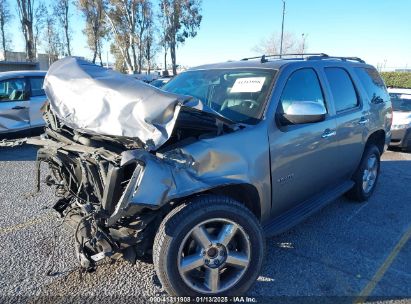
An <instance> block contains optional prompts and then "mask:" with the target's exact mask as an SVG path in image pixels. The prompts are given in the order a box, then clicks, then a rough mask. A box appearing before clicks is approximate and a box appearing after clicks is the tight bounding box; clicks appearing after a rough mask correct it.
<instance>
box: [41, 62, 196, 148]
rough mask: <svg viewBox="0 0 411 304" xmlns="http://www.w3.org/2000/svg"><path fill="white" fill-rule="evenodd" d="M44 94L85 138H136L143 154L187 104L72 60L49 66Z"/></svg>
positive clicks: (160, 138) (165, 134)
mask: <svg viewBox="0 0 411 304" xmlns="http://www.w3.org/2000/svg"><path fill="white" fill-rule="evenodd" d="M44 89H45V92H46V94H47V97H48V99H49V101H50V105H51V109H52V110H53V112H54V113H55V114H56V115H57V116H58V117H59V118H60V120H61V121H62V123H63V124H65V125H67V126H69V127H70V128H73V129H76V130H77V131H80V132H84V133H88V134H99V135H109V136H122V137H130V138H138V139H139V140H141V141H142V142H143V143H144V144H145V145H146V146H147V147H148V148H149V149H156V148H158V147H159V146H161V145H162V144H163V143H164V142H166V141H167V139H168V138H169V137H170V136H171V133H172V130H173V128H174V124H175V122H176V118H177V116H178V113H179V110H180V107H181V105H182V104H184V103H186V102H187V101H189V100H190V99H192V98H191V97H187V96H179V95H176V94H172V93H167V92H164V91H161V90H159V89H157V88H155V87H152V86H150V85H148V84H145V83H143V82H141V81H138V80H136V79H134V78H132V77H130V76H127V75H124V74H121V73H118V72H115V71H112V70H109V69H105V68H103V67H100V66H97V65H94V64H91V63H89V62H87V61H85V60H82V59H79V58H75V57H67V58H64V59H62V60H59V61H57V62H55V63H54V64H53V65H52V66H51V67H50V69H49V71H48V73H47V75H46V79H45V81H44Z"/></svg>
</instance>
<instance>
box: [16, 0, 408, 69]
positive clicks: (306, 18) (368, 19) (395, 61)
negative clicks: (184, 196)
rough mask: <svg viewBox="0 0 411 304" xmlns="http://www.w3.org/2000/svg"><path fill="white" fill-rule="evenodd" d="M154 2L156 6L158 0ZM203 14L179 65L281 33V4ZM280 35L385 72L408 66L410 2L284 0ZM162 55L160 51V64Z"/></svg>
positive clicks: (78, 30) (217, 2)
mask: <svg viewBox="0 0 411 304" xmlns="http://www.w3.org/2000/svg"><path fill="white" fill-rule="evenodd" d="M49 2H50V3H51V2H52V0H49ZM153 2H154V3H155V7H156V8H157V1H155V0H154V1H153ZM74 13H75V14H78V13H77V12H74ZM202 13H203V21H202V24H201V27H200V29H199V31H198V35H197V36H196V37H195V38H194V39H190V40H187V42H186V43H185V44H184V45H183V46H180V47H179V49H178V51H177V61H178V63H179V64H181V65H185V66H195V65H199V64H203V63H212V62H219V61H226V60H230V59H232V60H234V59H241V58H243V57H247V56H253V55H257V54H256V53H255V52H254V51H253V48H254V46H255V45H257V44H258V43H259V42H260V41H261V40H262V39H264V38H267V37H269V36H270V35H272V34H273V33H274V32H277V33H279V32H280V31H281V13H282V1H281V0H203V6H202ZM16 19H17V18H16ZM74 20H75V21H74V22H73V23H74V26H73V36H74V43H73V46H74V47H73V49H74V53H75V54H76V55H81V56H85V57H90V52H89V51H88V49H87V47H86V41H85V37H84V35H83V34H82V27H83V25H84V23H83V21H82V18H81V17H80V16H74ZM16 21H17V20H16ZM14 28H15V29H16V31H17V26H15V27H14ZM285 31H287V32H291V33H293V34H295V36H301V34H302V33H304V34H306V35H308V36H307V40H306V43H307V51H308V52H324V53H327V54H332V55H339V56H358V57H361V58H363V59H365V60H366V61H367V62H369V63H371V64H374V65H378V64H380V65H381V64H384V62H385V65H386V68H394V67H402V68H405V67H408V68H411V0H338V1H337V0H328V1H327V0H309V1H308V0H286V15H285ZM13 36H14V35H13ZM14 37H16V39H15V41H14V42H13V43H14V46H15V48H16V49H17V50H23V49H24V48H23V46H24V44H23V42H22V36H21V34H19V35H15V36H14ZM107 49H108V46H106V50H107ZM258 55H259V54H258ZM104 57H106V56H104ZM110 57H111V56H110ZM162 57H163V56H162V54H161V53H159V58H158V60H157V61H158V63H160V64H161V63H162V62H163V59H162Z"/></svg>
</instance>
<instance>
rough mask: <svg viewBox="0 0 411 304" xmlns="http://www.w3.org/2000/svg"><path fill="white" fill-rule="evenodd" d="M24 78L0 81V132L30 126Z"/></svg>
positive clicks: (23, 128)
mask: <svg viewBox="0 0 411 304" xmlns="http://www.w3.org/2000/svg"><path fill="white" fill-rule="evenodd" d="M28 97H29V96H28V91H27V83H26V79H25V78H23V77H22V78H13V79H5V80H1V81H0V133H1V134H5V133H11V132H16V131H22V130H25V129H29V128H30V116H29V100H28Z"/></svg>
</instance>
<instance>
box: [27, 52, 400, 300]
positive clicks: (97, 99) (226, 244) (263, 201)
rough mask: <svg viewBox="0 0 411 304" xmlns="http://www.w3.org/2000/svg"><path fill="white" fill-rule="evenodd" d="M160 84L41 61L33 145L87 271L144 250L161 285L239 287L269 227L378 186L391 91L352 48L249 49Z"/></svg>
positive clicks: (183, 290)
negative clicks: (38, 127) (38, 130)
mask: <svg viewBox="0 0 411 304" xmlns="http://www.w3.org/2000/svg"><path fill="white" fill-rule="evenodd" d="M163 89H164V90H159V89H156V88H154V87H152V86H149V85H146V84H144V83H142V82H136V81H133V79H131V78H129V77H127V76H124V75H121V74H119V73H116V72H114V71H109V70H105V69H104V68H102V67H98V66H95V65H92V64H90V63H88V62H85V61H83V60H81V59H77V58H65V59H63V60H61V61H59V62H56V63H55V64H53V66H52V67H51V68H50V70H49V72H48V75H47V77H46V80H45V91H46V93H47V96H48V97H49V101H50V108H49V109H48V110H47V111H46V113H45V116H44V117H45V120H46V122H47V127H46V135H45V136H44V137H43V138H42V139H41V140H37V141H36V140H28V141H27V142H29V143H33V144H37V145H40V146H42V147H41V148H40V149H39V152H38V160H39V161H44V162H47V163H48V164H49V167H50V169H51V172H52V176H53V177H51V176H49V177H48V178H47V179H46V180H47V184H48V185H53V186H55V187H56V188H57V190H56V194H57V195H58V196H59V197H60V198H59V200H58V201H57V203H56V204H55V206H54V209H55V210H56V211H58V213H59V214H60V215H61V216H62V217H65V222H66V223H68V224H71V226H72V227H74V228H75V229H74V231H75V232H74V236H75V240H76V250H77V256H78V258H79V261H80V263H81V265H82V266H83V267H84V268H88V269H89V268H93V267H95V264H96V262H98V261H99V260H101V259H103V258H104V257H111V258H118V257H120V256H123V257H124V258H126V259H128V260H131V261H135V259H136V258H138V257H147V256H151V255H152V257H153V261H154V265H155V269H156V272H157V275H158V277H159V279H160V281H161V283H162V286H163V287H164V289H165V290H166V291H167V292H168V293H169V294H172V295H223V294H224V295H239V294H241V293H244V292H246V291H247V290H248V289H249V288H250V286H251V285H252V284H253V283H254V282H255V280H256V279H257V277H258V275H259V273H260V270H261V267H262V263H263V257H264V251H265V241H264V238H265V236H271V235H274V234H278V233H281V232H283V231H285V230H286V229H288V228H290V227H292V226H293V225H295V224H296V223H298V222H300V221H302V220H303V219H304V218H306V217H307V216H309V215H310V214H312V213H313V212H315V211H317V210H318V209H319V208H321V207H323V206H324V205H326V204H327V203H329V202H332V201H333V200H334V199H336V198H337V197H339V196H340V195H343V194H347V195H348V196H349V197H350V198H352V199H354V200H357V201H360V202H362V201H366V200H367V199H368V198H369V197H370V196H371V195H372V193H373V191H374V189H375V187H376V184H377V180H378V176H379V170H380V156H381V154H382V153H383V152H384V151H385V149H386V147H387V145H388V144H389V142H390V135H391V132H390V127H391V121H392V110H391V102H390V98H389V95H388V93H387V90H386V88H385V85H384V83H383V81H382V80H381V78H380V76H379V74H378V72H377V71H376V69H375V68H374V67H372V66H370V65H368V64H366V63H364V61H362V60H361V59H359V58H350V57H331V56H327V55H325V54H311V55H307V54H304V55H298V58H296V57H295V56H293V57H292V58H291V57H289V56H283V58H279V57H278V56H262V57H257V58H248V59H244V60H241V61H237V62H226V63H219V64H212V65H205V66H201V67H198V68H193V69H190V70H188V71H186V72H184V73H181V74H180V75H178V76H176V77H175V78H174V79H172V80H171V81H170V82H169V83H167V84H166V85H165V86H164V87H163ZM37 168H38V169H40V166H38V167H37ZM37 176H40V175H37ZM62 245H63V244H62Z"/></svg>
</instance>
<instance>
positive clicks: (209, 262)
mask: <svg viewBox="0 0 411 304" xmlns="http://www.w3.org/2000/svg"><path fill="white" fill-rule="evenodd" d="M264 252H265V239H264V236H263V232H262V228H261V225H260V223H259V222H258V220H257V218H256V217H255V216H254V214H252V213H251V211H250V210H249V209H247V208H246V207H245V206H244V205H242V204H240V203H239V202H237V201H235V200H233V199H231V198H228V197H225V196H216V195H205V196H198V197H195V198H193V199H191V200H190V201H187V202H186V203H183V204H182V205H180V206H178V207H176V208H175V209H173V210H172V211H171V212H170V213H169V214H168V215H167V216H166V217H165V218H164V220H163V221H162V223H161V224H160V227H159V230H158V232H157V235H156V237H155V240H154V247H153V261H154V266H155V270H156V273H157V276H158V278H159V280H160V282H161V284H162V286H163V288H164V290H165V291H166V292H167V293H168V294H170V295H172V296H197V295H207V296H220V295H228V296H229V295H236V296H237V295H241V294H243V293H245V292H246V291H247V290H248V289H249V288H250V287H251V286H252V285H253V284H254V282H255V281H256V279H257V277H258V275H259V272H260V270H261V266H262V264H263V259H264Z"/></svg>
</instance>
